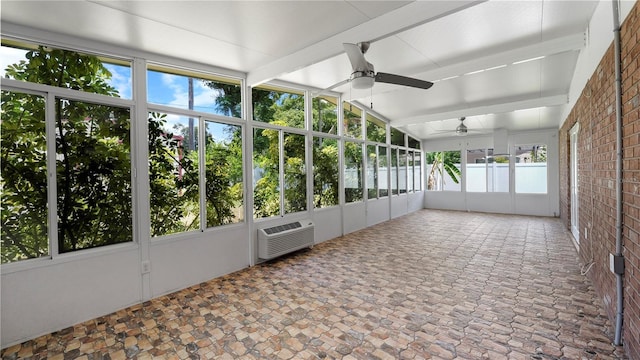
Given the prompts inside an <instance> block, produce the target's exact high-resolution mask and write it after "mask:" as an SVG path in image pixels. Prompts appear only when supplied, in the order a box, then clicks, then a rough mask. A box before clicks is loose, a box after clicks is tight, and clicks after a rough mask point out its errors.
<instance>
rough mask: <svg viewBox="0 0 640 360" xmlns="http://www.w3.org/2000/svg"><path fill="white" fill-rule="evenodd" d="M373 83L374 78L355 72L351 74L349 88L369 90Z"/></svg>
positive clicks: (365, 73) (363, 72)
mask: <svg viewBox="0 0 640 360" xmlns="http://www.w3.org/2000/svg"><path fill="white" fill-rule="evenodd" d="M374 82H375V77H374V76H373V75H369V74H368V73H367V72H365V71H356V72H354V73H353V74H351V86H353V88H354V89H371V88H372V87H373V83H374Z"/></svg>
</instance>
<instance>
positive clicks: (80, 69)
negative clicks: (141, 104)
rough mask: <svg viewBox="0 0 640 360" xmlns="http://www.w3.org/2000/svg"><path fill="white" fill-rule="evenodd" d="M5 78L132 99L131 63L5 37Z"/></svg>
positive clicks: (1, 55)
mask: <svg viewBox="0 0 640 360" xmlns="http://www.w3.org/2000/svg"><path fill="white" fill-rule="evenodd" d="M0 59H1V60H0V69H1V70H0V71H2V74H1V75H2V77H6V78H9V79H15V80H21V81H28V82H32V83H37V84H44V85H51V86H56V87H61V88H66V89H73V90H80V91H84V92H89V93H94V94H101V95H108V96H115V97H121V98H125V99H131V86H132V85H131V83H132V80H131V63H130V62H129V61H127V60H119V59H113V58H106V57H103V56H96V55H89V54H83V53H79V52H75V51H69V50H61V49H55V48H51V47H48V46H47V47H44V46H37V45H33V44H27V43H21V42H16V41H9V40H4V39H3V40H2V47H1V48H0Z"/></svg>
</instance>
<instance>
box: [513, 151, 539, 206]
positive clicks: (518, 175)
mask: <svg viewBox="0 0 640 360" xmlns="http://www.w3.org/2000/svg"><path fill="white" fill-rule="evenodd" d="M515 150H516V151H515V161H516V163H515V186H516V193H521V194H522V193H529V194H546V193H547V146H546V145H544V144H535V145H517V146H516V147H515Z"/></svg>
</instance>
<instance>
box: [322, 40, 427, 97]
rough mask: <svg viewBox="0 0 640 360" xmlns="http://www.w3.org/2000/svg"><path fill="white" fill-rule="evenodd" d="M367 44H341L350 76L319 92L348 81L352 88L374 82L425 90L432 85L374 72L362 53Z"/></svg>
mask: <svg viewBox="0 0 640 360" xmlns="http://www.w3.org/2000/svg"><path fill="white" fill-rule="evenodd" d="M369 45H370V42H368V41H364V42H359V43H357V44H350V43H344V44H342V46H343V47H344V51H345V52H346V53H347V56H348V57H349V62H351V69H352V73H351V76H350V77H349V79H346V80H344V81H341V82H339V83H337V84H334V85H332V86H330V87H328V88H326V89H324V90H322V91H321V92H320V93H319V94H323V93H325V92H328V91H330V90H332V89H334V88H336V87H338V86H341V85H344V84H346V83H348V82H351V86H353V88H354V89H370V88H372V87H373V84H374V83H376V82H380V83H387V84H395V85H403V86H410V87H414V88H420V89H425V90H426V89H429V88H430V87H432V86H433V83H432V82H430V81H425V80H420V79H415V78H410V77H406V76H402V75H395V74H389V73H384V72H378V73H376V72H375V70H374V67H373V64H371V63H370V62H368V61H367V60H366V59H365V58H364V54H365V53H366V52H367V50H369ZM319 94H318V95H319Z"/></svg>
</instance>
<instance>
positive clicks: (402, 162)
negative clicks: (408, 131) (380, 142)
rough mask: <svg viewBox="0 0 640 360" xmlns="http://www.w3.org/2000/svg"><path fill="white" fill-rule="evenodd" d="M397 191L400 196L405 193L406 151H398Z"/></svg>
mask: <svg viewBox="0 0 640 360" xmlns="http://www.w3.org/2000/svg"><path fill="white" fill-rule="evenodd" d="M398 189H399V191H400V194H405V193H406V192H407V150H405V149H400V150H399V155H398Z"/></svg>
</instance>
